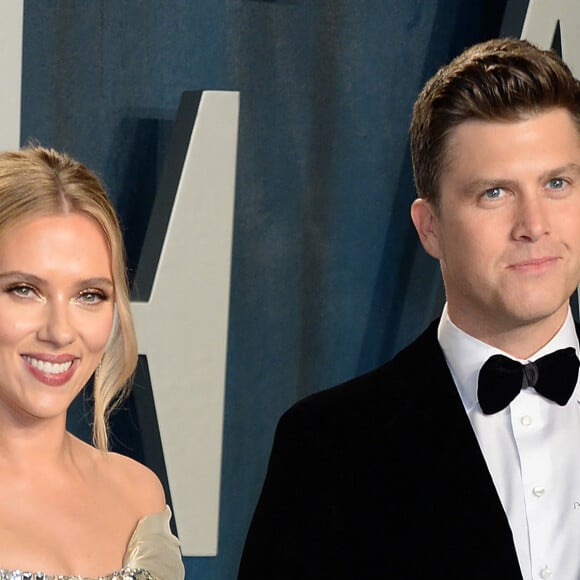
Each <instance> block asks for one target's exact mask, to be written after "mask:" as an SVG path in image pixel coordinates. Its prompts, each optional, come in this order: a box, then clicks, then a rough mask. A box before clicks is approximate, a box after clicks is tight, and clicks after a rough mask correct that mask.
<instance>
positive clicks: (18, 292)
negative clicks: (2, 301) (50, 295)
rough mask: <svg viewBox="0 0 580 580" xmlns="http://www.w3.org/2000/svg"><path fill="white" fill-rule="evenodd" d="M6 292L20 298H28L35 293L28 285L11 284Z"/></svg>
mask: <svg viewBox="0 0 580 580" xmlns="http://www.w3.org/2000/svg"><path fill="white" fill-rule="evenodd" d="M8 292H10V293H11V294H14V295H15V296H18V297H20V298H29V297H30V296H33V295H34V294H35V292H34V289H32V288H31V287H30V286H12V287H11V288H9V289H8Z"/></svg>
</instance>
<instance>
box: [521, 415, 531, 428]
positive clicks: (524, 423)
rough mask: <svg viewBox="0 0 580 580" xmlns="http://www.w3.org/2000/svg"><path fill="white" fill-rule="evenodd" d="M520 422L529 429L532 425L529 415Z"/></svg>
mask: <svg viewBox="0 0 580 580" xmlns="http://www.w3.org/2000/svg"><path fill="white" fill-rule="evenodd" d="M520 422H521V424H522V425H523V426H524V427H529V426H530V425H531V424H532V418H531V417H530V416H529V415H524V416H523V417H522V418H521V419H520Z"/></svg>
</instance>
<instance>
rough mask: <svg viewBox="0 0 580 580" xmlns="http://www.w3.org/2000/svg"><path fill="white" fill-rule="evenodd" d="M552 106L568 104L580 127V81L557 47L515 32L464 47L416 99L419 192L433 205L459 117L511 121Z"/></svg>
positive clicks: (414, 147) (413, 139) (414, 131)
mask: <svg viewBox="0 0 580 580" xmlns="http://www.w3.org/2000/svg"><path fill="white" fill-rule="evenodd" d="M553 108H564V109H567V110H568V111H569V112H570V114H571V115H572V117H573V118H574V120H575V122H576V125H577V127H578V130H579V131H580V82H579V81H578V80H576V79H575V78H574V76H573V75H572V73H571V71H570V69H569V68H568V67H567V66H566V65H565V64H564V62H562V60H561V59H560V57H559V56H558V55H556V53H554V52H553V51H551V50H542V49H540V48H538V47H537V46H534V45H533V44H531V43H530V42H528V41H526V40H517V39H513V38H503V39H494V40H489V41H487V42H483V43H481V44H476V45H474V46H472V47H471V48H468V49H467V50H466V51H464V52H463V53H462V54H460V55H459V56H458V57H456V58H455V59H454V60H453V61H451V62H450V63H449V64H448V65H447V66H444V67H442V68H441V69H440V70H439V71H438V72H437V73H436V74H435V75H434V76H433V77H432V78H431V79H430V80H429V81H428V82H427V84H426V85H425V87H424V88H423V90H422V91H421V93H420V94H419V97H418V98H417V101H416V102H415V106H414V108H413V117H412V120H411V129H410V133H411V154H412V158H413V171H414V174H415V186H416V188H417V193H418V194H419V196H420V197H422V198H424V199H427V200H428V201H431V202H433V203H434V205H435V206H437V202H438V195H439V179H440V177H441V172H442V171H443V169H444V166H445V163H446V153H447V151H446V148H447V141H448V137H449V133H450V131H451V130H452V129H453V128H454V127H456V126H457V125H459V124H460V123H462V122H463V121H467V120H469V119H480V120H484V121H513V120H517V119H522V118H527V117H530V116H534V115H538V114H540V113H542V112H543V111H546V110H549V109H553Z"/></svg>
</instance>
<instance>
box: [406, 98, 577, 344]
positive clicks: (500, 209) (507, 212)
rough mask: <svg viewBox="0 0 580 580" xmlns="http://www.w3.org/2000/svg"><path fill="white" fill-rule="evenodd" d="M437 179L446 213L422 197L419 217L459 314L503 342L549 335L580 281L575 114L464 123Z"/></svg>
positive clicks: (483, 335) (467, 324) (467, 325)
mask: <svg viewBox="0 0 580 580" xmlns="http://www.w3.org/2000/svg"><path fill="white" fill-rule="evenodd" d="M439 185H440V187H439V192H440V198H439V209H438V212H436V211H435V210H434V208H433V206H432V205H431V204H429V203H428V202H425V201H424V200H417V201H416V202H415V204H414V205H413V209H412V217H413V222H414V223H415V226H416V228H417V230H418V232H419V235H420V237H421V241H422V242H423V245H424V246H425V249H426V250H427V252H429V253H430V254H431V255H432V256H434V257H435V258H437V259H439V260H440V264H441V271H442V274H443V280H444V283H445V289H446V294H447V303H448V312H449V316H450V318H451V320H452V321H453V322H454V323H455V324H456V325H457V326H459V327H460V328H462V329H463V330H465V331H466V332H468V333H469V334H471V335H473V336H475V337H477V338H480V339H481V340H483V341H485V342H488V343H490V344H495V345H498V346H499V344H498V342H499V343H501V340H499V341H498V337H501V336H507V335H509V333H511V332H512V331H514V330H518V329H523V328H528V329H530V328H534V329H536V330H537V329H542V333H543V334H545V337H544V338H545V341H546V342H547V341H548V340H549V339H550V338H551V336H553V334H554V333H555V332H556V331H557V330H558V328H559V327H560V325H561V324H562V322H563V321H564V318H565V315H566V312H567V308H568V299H569V297H570V295H571V294H572V293H573V292H574V290H575V289H576V287H577V285H578V283H579V280H580V135H579V133H578V130H577V129H576V126H575V125H574V122H573V120H572V117H571V116H570V114H569V113H568V112H567V111H565V110H563V109H553V110H550V111H547V112H544V113H542V114H540V115H538V116H534V117H530V118H528V119H525V120H518V121H510V122H507V121H506V122H487V121H478V120H472V121H471V120H470V121H466V122H463V123H462V124H460V125H459V126H457V127H456V128H455V129H453V130H452V132H451V134H450V136H449V139H448V150H447V164H446V167H445V168H444V170H443V172H442V176H441V180H440V184H439ZM530 354H531V353H530Z"/></svg>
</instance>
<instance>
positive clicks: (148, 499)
mask: <svg viewBox="0 0 580 580" xmlns="http://www.w3.org/2000/svg"><path fill="white" fill-rule="evenodd" d="M105 461H106V462H107V463H108V464H109V469H110V471H111V477H112V478H114V480H115V481H116V482H117V484H118V485H119V487H120V490H121V492H122V493H126V494H127V496H128V497H131V498H133V499H134V500H135V501H136V503H137V505H138V506H139V507H140V510H141V511H142V514H143V515H147V514H151V513H156V512H160V511H163V510H164V509H165V503H166V500H165V492H164V490H163V486H162V485H161V481H159V478H158V477H157V475H156V474H155V473H154V472H153V471H152V470H151V469H149V468H148V467H146V466H145V465H143V464H141V463H139V462H138V461H135V460H134V459H131V458H130V457H127V456H125V455H121V454H120V453H114V452H109V453H107V454H106V456H105Z"/></svg>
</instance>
